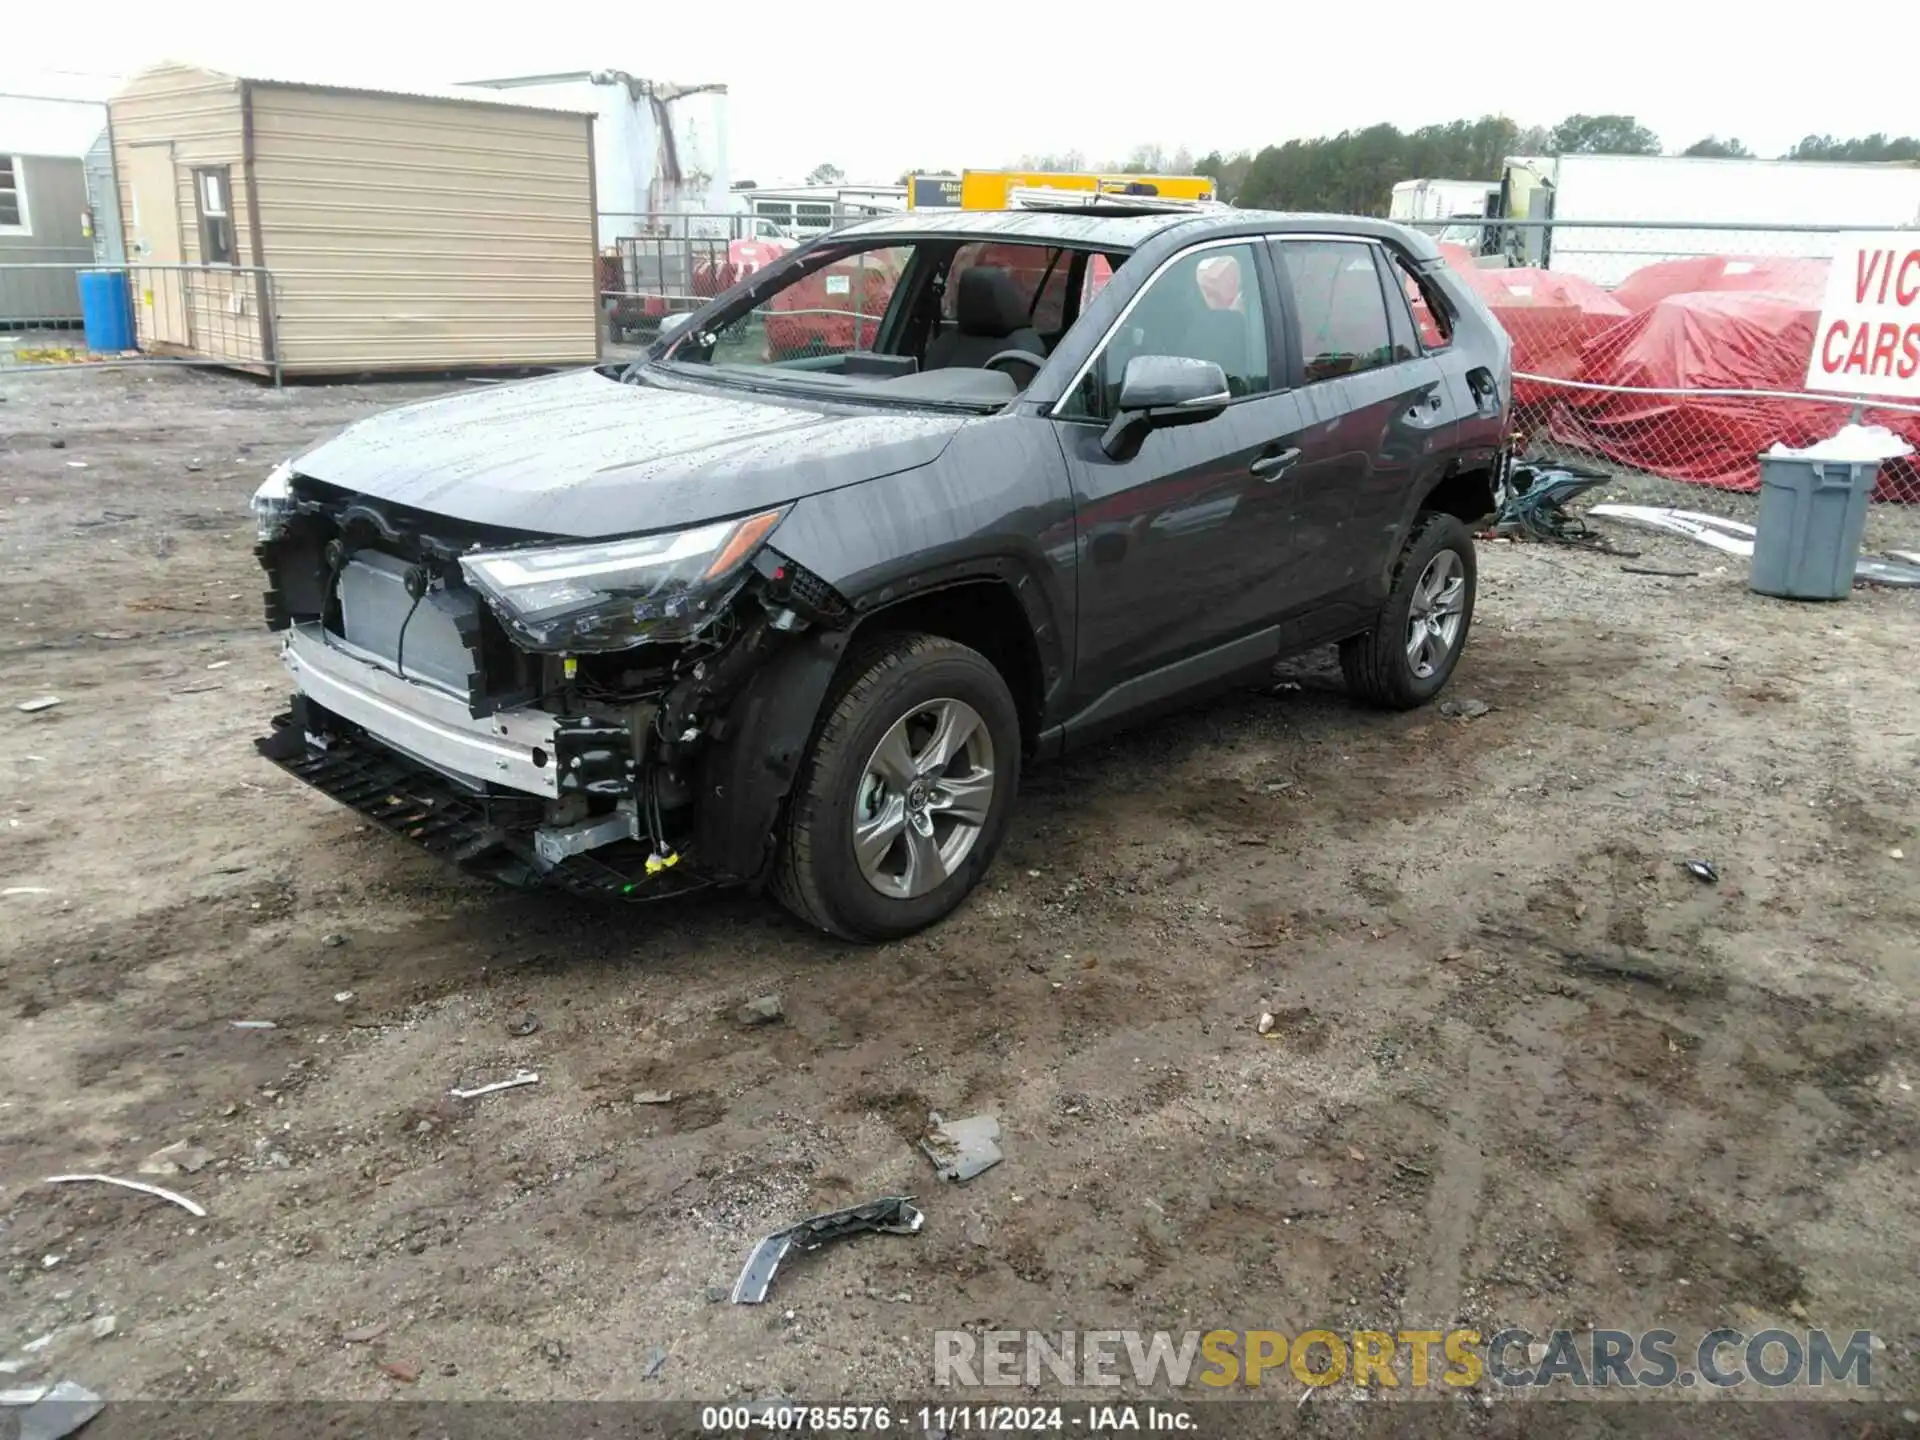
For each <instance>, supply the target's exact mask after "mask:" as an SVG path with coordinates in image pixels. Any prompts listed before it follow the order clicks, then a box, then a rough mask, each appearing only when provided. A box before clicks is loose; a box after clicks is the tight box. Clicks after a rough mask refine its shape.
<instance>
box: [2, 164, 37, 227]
mask: <svg viewBox="0 0 1920 1440" xmlns="http://www.w3.org/2000/svg"><path fill="white" fill-rule="evenodd" d="M32 233H33V226H32V224H31V223H30V222H29V220H28V217H27V173H26V166H25V165H24V164H22V163H21V160H20V157H19V156H18V155H0V234H4V235H31V234H32Z"/></svg>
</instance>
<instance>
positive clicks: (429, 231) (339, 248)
mask: <svg viewBox="0 0 1920 1440" xmlns="http://www.w3.org/2000/svg"><path fill="white" fill-rule="evenodd" d="M109 121H110V125H111V130H112V137H113V152H114V162H115V165H116V167H117V170H118V173H119V177H120V203H121V214H122V217H123V219H124V222H125V225H126V235H127V252H128V253H127V260H128V264H129V267H130V270H129V279H130V284H131V288H132V290H133V300H134V313H135V322H136V326H137V328H138V331H139V339H140V343H141V346H142V348H150V349H154V350H156V351H162V352H171V353H174V354H184V355H192V356H200V357H203V358H206V359H211V360H216V361H224V362H226V363H229V364H232V365H235V366H238V367H241V368H245V369H253V370H260V371H263V372H266V371H271V370H273V369H274V367H275V364H276V362H277V364H278V367H279V369H280V370H281V371H283V372H284V373H286V374H289V375H318V374H341V373H361V372H366V371H376V372H378V371H408V370H444V369H478V368H486V367H502V366H545V365H572V364H590V363H592V362H593V361H594V360H596V359H597V358H598V355H599V320H598V303H597V294H596V290H597V281H596V277H595V272H594V244H593V238H594V194H593V130H592V126H593V118H592V116H590V115H587V114H576V113H573V112H569V111H561V110H547V109H536V108H533V107H530V106H525V105H515V104H511V103H502V102H500V101H495V100H489V99H486V98H484V97H479V96H473V95H467V94H462V93H459V92H446V93H437V94H436V93H399V92H389V91H376V90H350V89H343V88H338V87H334V86H326V85H311V84H304V83H296V82H293V81H286V80H272V79H251V78H246V77H242V76H235V75H227V74H221V73H219V72H216V71H212V70H203V69H195V68H192V67H189V66H184V65H164V66H160V67H158V68H156V69H153V70H149V71H146V72H144V73H143V74H140V75H137V76H135V77H134V78H133V79H132V80H131V81H130V82H128V84H127V86H126V88H125V89H123V90H122V91H121V92H120V93H119V94H118V95H116V96H115V97H114V98H113V100H112V101H111V102H110V105H109Z"/></svg>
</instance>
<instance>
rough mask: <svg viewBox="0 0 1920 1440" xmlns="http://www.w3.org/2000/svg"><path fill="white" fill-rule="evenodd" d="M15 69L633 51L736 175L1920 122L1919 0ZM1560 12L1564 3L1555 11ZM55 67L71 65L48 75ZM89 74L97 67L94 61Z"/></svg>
mask: <svg viewBox="0 0 1920 1440" xmlns="http://www.w3.org/2000/svg"><path fill="white" fill-rule="evenodd" d="M8 8H9V10H10V12H11V13H10V14H9V16H8V19H7V22H6V25H5V43H4V46H0V90H17V89H20V88H23V86H32V87H35V88H44V87H45V86H47V85H51V84H58V85H61V86H63V87H66V88H69V89H70V88H74V87H84V86H86V85H88V84H90V83H92V84H100V83H102V78H103V77H104V78H105V79H106V82H107V88H110V77H111V76H113V75H115V74H126V73H130V72H132V71H134V70H138V69H140V68H141V67H143V66H145V65H148V64H151V63H154V62H156V61H159V60H163V59H180V60H186V61H190V62H194V63H200V64H206V65H210V66H213V67H215V68H224V69H231V70H240V71H243V72H247V73H254V74H267V75H280V76H283V77H286V78H297V79H309V80H334V81H339V82H341V83H346V84H355V83H358V84H378V85H387V86H394V87H398V88H403V87H405V86H406V85H407V84H409V83H413V84H444V83H448V82H452V81H456V80H462V79H470V78H478V77H481V76H490V75H512V74H527V73H533V72H544V71H554V70H561V71H564V70H581V69H598V68H608V69H618V70H626V71H628V72H629V73H631V74H635V75H640V76H646V77H649V78H654V79H666V80H675V81H682V82H689V81H721V82H724V83H725V84H726V85H727V86H728V87H729V88H730V91H731V105H730V114H731V150H732V168H733V171H734V178H735V179H743V178H751V179H754V180H757V181H759V182H761V183H763V184H767V183H773V182H776V181H788V180H793V179H797V178H798V177H799V176H801V175H802V174H804V173H805V172H806V171H807V170H809V169H811V168H812V167H813V166H814V165H817V164H819V163H821V162H832V163H834V164H836V165H839V166H840V167H841V168H842V169H843V170H845V171H846V172H847V174H848V177H849V178H850V179H856V180H886V181H890V180H892V179H893V177H895V176H896V175H898V174H899V173H900V172H901V171H902V170H905V169H908V168H921V169H942V168H951V169H960V168H964V167H967V166H973V167H990V166H995V165H1001V164H1006V163H1010V162H1013V161H1015V160H1017V159H1018V158H1019V157H1020V156H1021V155H1023V154H1029V153H1039V152H1047V151H1053V152H1059V151H1066V150H1073V149H1078V150H1081V151H1084V152H1086V154H1087V156H1088V158H1089V159H1091V160H1098V159H1102V158H1110V157H1112V158H1117V157H1124V156H1125V154H1126V153H1127V152H1128V151H1129V150H1130V149H1132V148H1133V147H1134V146H1136V145H1141V144H1158V145H1161V146H1164V147H1165V148H1166V149H1167V150H1168V151H1169V152H1171V151H1172V150H1174V149H1176V148H1177V147H1179V146H1182V145H1184V146H1187V147H1189V148H1190V149H1192V151H1193V152H1194V153H1195V154H1196V155H1197V154H1201V153H1204V152H1205V151H1207V150H1210V149H1213V148H1216V147H1218V148H1220V149H1223V150H1232V149H1237V148H1241V147H1253V148H1257V147H1259V146H1261V145H1264V144H1270V143H1275V142H1279V141H1284V140H1287V139H1290V138H1294V137H1301V136H1312V135H1320V134H1327V133H1331V132H1333V131H1337V130H1340V129H1344V128H1348V127H1357V126H1362V125H1367V124H1372V123H1374V122H1376V121H1382V120H1385V121H1391V122H1392V123H1394V124H1396V125H1400V126H1402V127H1403V128H1404V127H1412V126H1415V125H1420V124H1426V123H1429V122H1434V121H1442V120H1451V119H1456V118H1462V117H1468V118H1470V117H1475V116H1479V115H1482V114H1486V113H1489V112H1493V113H1504V114H1508V115H1511V116H1512V117H1513V118H1514V119H1516V120H1518V121H1519V122H1520V123H1521V124H1523V125H1526V124H1533V123H1540V124H1552V123H1553V122H1555V121H1557V120H1559V119H1560V118H1562V117H1563V116H1565V115H1567V114H1568V113H1571V112H1574V111H1586V112H1590V113H1591V112H1601V111H1624V112H1627V113H1630V114H1633V115H1636V116H1638V117H1639V119H1640V120H1641V121H1642V122H1643V123H1644V124H1646V125H1648V126H1650V127H1651V128H1652V129H1653V130H1654V131H1655V132H1656V133H1657V134H1659V135H1660V136H1661V138H1662V139H1663V140H1664V141H1665V142H1666V145H1667V147H1668V148H1669V149H1670V150H1671V149H1678V148H1680V147H1683V146H1685V145H1687V144H1689V143H1691V142H1692V141H1694V140H1697V139H1699V138H1701V137H1702V136H1704V135H1707V134H1709V133H1716V134H1719V135H1720V136H1722V137H1726V136H1729V135H1732V136H1738V137H1739V138H1740V139H1741V140H1744V141H1745V142H1746V143H1747V145H1748V146H1749V148H1751V149H1752V150H1753V151H1754V152H1755V153H1757V154H1761V155H1774V154H1778V153H1779V152H1781V151H1783V150H1785V149H1787V148H1788V147H1789V146H1791V145H1792V144H1793V143H1794V142H1795V141H1796V140H1798V139H1799V138H1800V137H1801V136H1802V135H1805V134H1808V133H1810V132H1812V133H1828V134H1833V135H1836V136H1850V135H1859V134H1866V133H1869V132H1871V131H1875V130H1884V131H1888V132H1891V133H1895V134H1899V133H1912V132H1914V131H1915V130H1920V107H1916V104H1915V100H1914V97H1915V95H1916V94H1917V93H1920V89H1917V88H1916V82H1915V80H1914V70H1913V58H1912V49H1911V46H1910V44H1909V43H1907V42H1909V41H1910V40H1911V37H1912V33H1913V31H1912V20H1911V16H1912V0H1824V3H1822V4H1819V5H1817V6H1776V7H1764V6H1758V5H1751V6H1748V5H1742V6H1737V7H1736V6H1732V5H1727V4H1724V3H1719V4H1712V5H1708V4H1703V3H1701V0H1661V3H1650V0H1610V3H1607V4H1597V3H1592V0H1588V3H1583V4H1578V5H1560V6H1555V5H1549V6H1546V7H1542V9H1541V10H1536V11H1535V13H1533V14H1530V15H1529V14H1517V13H1514V12H1513V11H1512V10H1511V7H1509V9H1508V13H1506V14H1504V15H1500V14H1493V13H1490V12H1491V11H1492V10H1493V9H1494V8H1495V7H1490V6H1485V5H1471V4H1465V3H1460V0H1454V3H1450V4H1433V3H1422V4H1419V5H1413V4H1404V3H1399V0H1376V3H1374V4H1372V5H1369V6H1366V7H1361V6H1357V5H1353V4H1305V5H1288V6H1281V5H1275V4H1270V3H1269V4H1254V3H1220V0H1214V3H1213V4H1210V5H1200V6H1197V7H1192V8H1189V7H1187V6H1166V5H1151V6H1150V5H1147V4H1144V3H1137V0H1136V3H1135V4H1131V5H1115V4H1111V3H1109V4H1104V5H1075V4H1066V5H1016V4H998V5H996V4H993V3H946V4H939V5H926V6H920V5H914V4H912V3H910V0H908V3H901V0H882V3H871V0H863V3H846V0H840V3H834V0H826V3H818V0H814V3H801V0H789V3H786V4H780V5H774V4H767V3H763V0H679V3H660V0H598V3H594V4H581V3H577V0H539V3H536V4H514V3H507V0H468V3H463V4H459V5H452V4H442V3H414V0H327V3H325V4H319V5H301V6H298V7H291V6H289V7H279V6H252V7H248V6H242V7H239V8H237V9H236V8H231V7H228V8H222V9H217V10H211V11H209V10H199V11H192V12H185V11H179V10H177V9H175V10H169V9H167V8H165V7H160V8H155V7H154V6H153V5H152V4H150V3H148V4H139V5H136V4H132V3H128V0H86V3H85V4H83V5H78V6H70V5H58V4H47V3H33V0H13V3H12V4H11V5H9V7H8ZM1548 17H1550V18H1548ZM49 72H64V73H49ZM89 77H93V78H91V79H90V78H89Z"/></svg>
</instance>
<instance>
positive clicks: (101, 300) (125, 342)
mask: <svg viewBox="0 0 1920 1440" xmlns="http://www.w3.org/2000/svg"><path fill="white" fill-rule="evenodd" d="M80 317H81V319H82V320H84V321H85V322H86V327H87V348H88V349H89V350H132V349H134V348H135V347H134V339H133V298H132V296H131V295H130V294H129V293H128V290H127V272H126V271H124V270H82V271H81V272H80Z"/></svg>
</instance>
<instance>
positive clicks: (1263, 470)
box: [1247, 445, 1300, 484]
mask: <svg viewBox="0 0 1920 1440" xmlns="http://www.w3.org/2000/svg"><path fill="white" fill-rule="evenodd" d="M1299 460H1300V447H1299V446H1297V445H1296V446H1294V447H1293V448H1292V449H1291V450H1282V451H1281V452H1280V453H1279V454H1277V455H1262V456H1261V457H1260V458H1259V459H1258V460H1256V461H1254V462H1253V463H1252V464H1251V465H1249V466H1248V467H1247V469H1249V470H1251V471H1252V472H1253V473H1254V474H1256V475H1258V476H1259V477H1260V478H1261V479H1262V480H1265V481H1267V482H1268V483H1269V484H1271V483H1272V482H1273V481H1275V480H1278V479H1279V478H1280V477H1281V476H1282V475H1284V474H1286V473H1287V471H1289V470H1291V469H1292V468H1293V467H1294V466H1295V465H1296V464H1297V463H1298V462H1299Z"/></svg>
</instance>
